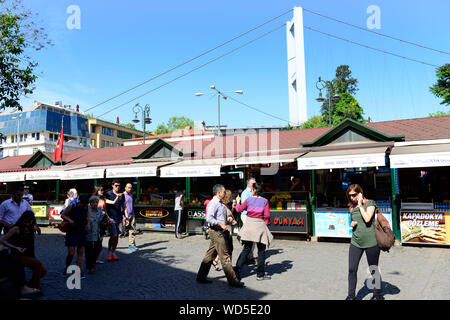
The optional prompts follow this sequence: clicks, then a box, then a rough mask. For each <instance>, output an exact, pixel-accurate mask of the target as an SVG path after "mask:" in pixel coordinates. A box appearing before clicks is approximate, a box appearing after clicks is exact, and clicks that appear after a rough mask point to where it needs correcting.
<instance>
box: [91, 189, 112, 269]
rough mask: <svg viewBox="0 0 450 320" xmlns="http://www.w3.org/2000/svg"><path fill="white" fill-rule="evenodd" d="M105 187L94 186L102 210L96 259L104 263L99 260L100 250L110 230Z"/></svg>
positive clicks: (97, 262) (97, 261)
mask: <svg viewBox="0 0 450 320" xmlns="http://www.w3.org/2000/svg"><path fill="white" fill-rule="evenodd" d="M104 194H105V189H104V188H103V186H101V185H98V186H95V187H94V192H93V193H92V196H95V197H97V198H98V205H97V207H98V208H99V209H100V210H101V211H102V213H103V215H102V220H101V222H100V229H99V235H100V240H99V241H100V245H99V247H98V254H97V258H96V259H97V260H96V261H95V263H96V264H102V263H103V261H101V260H99V259H98V257H99V255H100V252H101V251H102V248H103V237H104V236H105V235H106V231H107V230H108V225H109V219H108V217H107V215H106V199H105V196H104Z"/></svg>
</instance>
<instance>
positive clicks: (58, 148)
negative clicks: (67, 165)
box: [53, 128, 64, 162]
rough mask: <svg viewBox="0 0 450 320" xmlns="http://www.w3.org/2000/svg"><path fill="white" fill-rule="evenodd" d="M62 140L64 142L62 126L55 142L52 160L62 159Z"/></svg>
mask: <svg viewBox="0 0 450 320" xmlns="http://www.w3.org/2000/svg"><path fill="white" fill-rule="evenodd" d="M63 142H64V133H63V128H61V133H60V134H59V138H58V142H56V149H55V154H54V155H53V161H55V162H56V161H61V160H62V153H63Z"/></svg>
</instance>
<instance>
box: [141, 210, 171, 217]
mask: <svg viewBox="0 0 450 320" xmlns="http://www.w3.org/2000/svg"><path fill="white" fill-rule="evenodd" d="M139 214H140V215H141V216H143V217H144V218H148V219H161V218H165V217H167V216H168V215H169V211H167V210H165V209H145V210H141V211H140V212H139Z"/></svg>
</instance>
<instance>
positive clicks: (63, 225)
mask: <svg viewBox="0 0 450 320" xmlns="http://www.w3.org/2000/svg"><path fill="white" fill-rule="evenodd" d="M68 228H69V221H66V220H63V221H62V222H61V223H60V224H59V225H58V229H59V231H61V232H64V233H66V232H67V229H68Z"/></svg>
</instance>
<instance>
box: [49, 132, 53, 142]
mask: <svg viewBox="0 0 450 320" xmlns="http://www.w3.org/2000/svg"><path fill="white" fill-rule="evenodd" d="M48 139H49V140H50V141H53V133H50V134H49V135H48Z"/></svg>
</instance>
